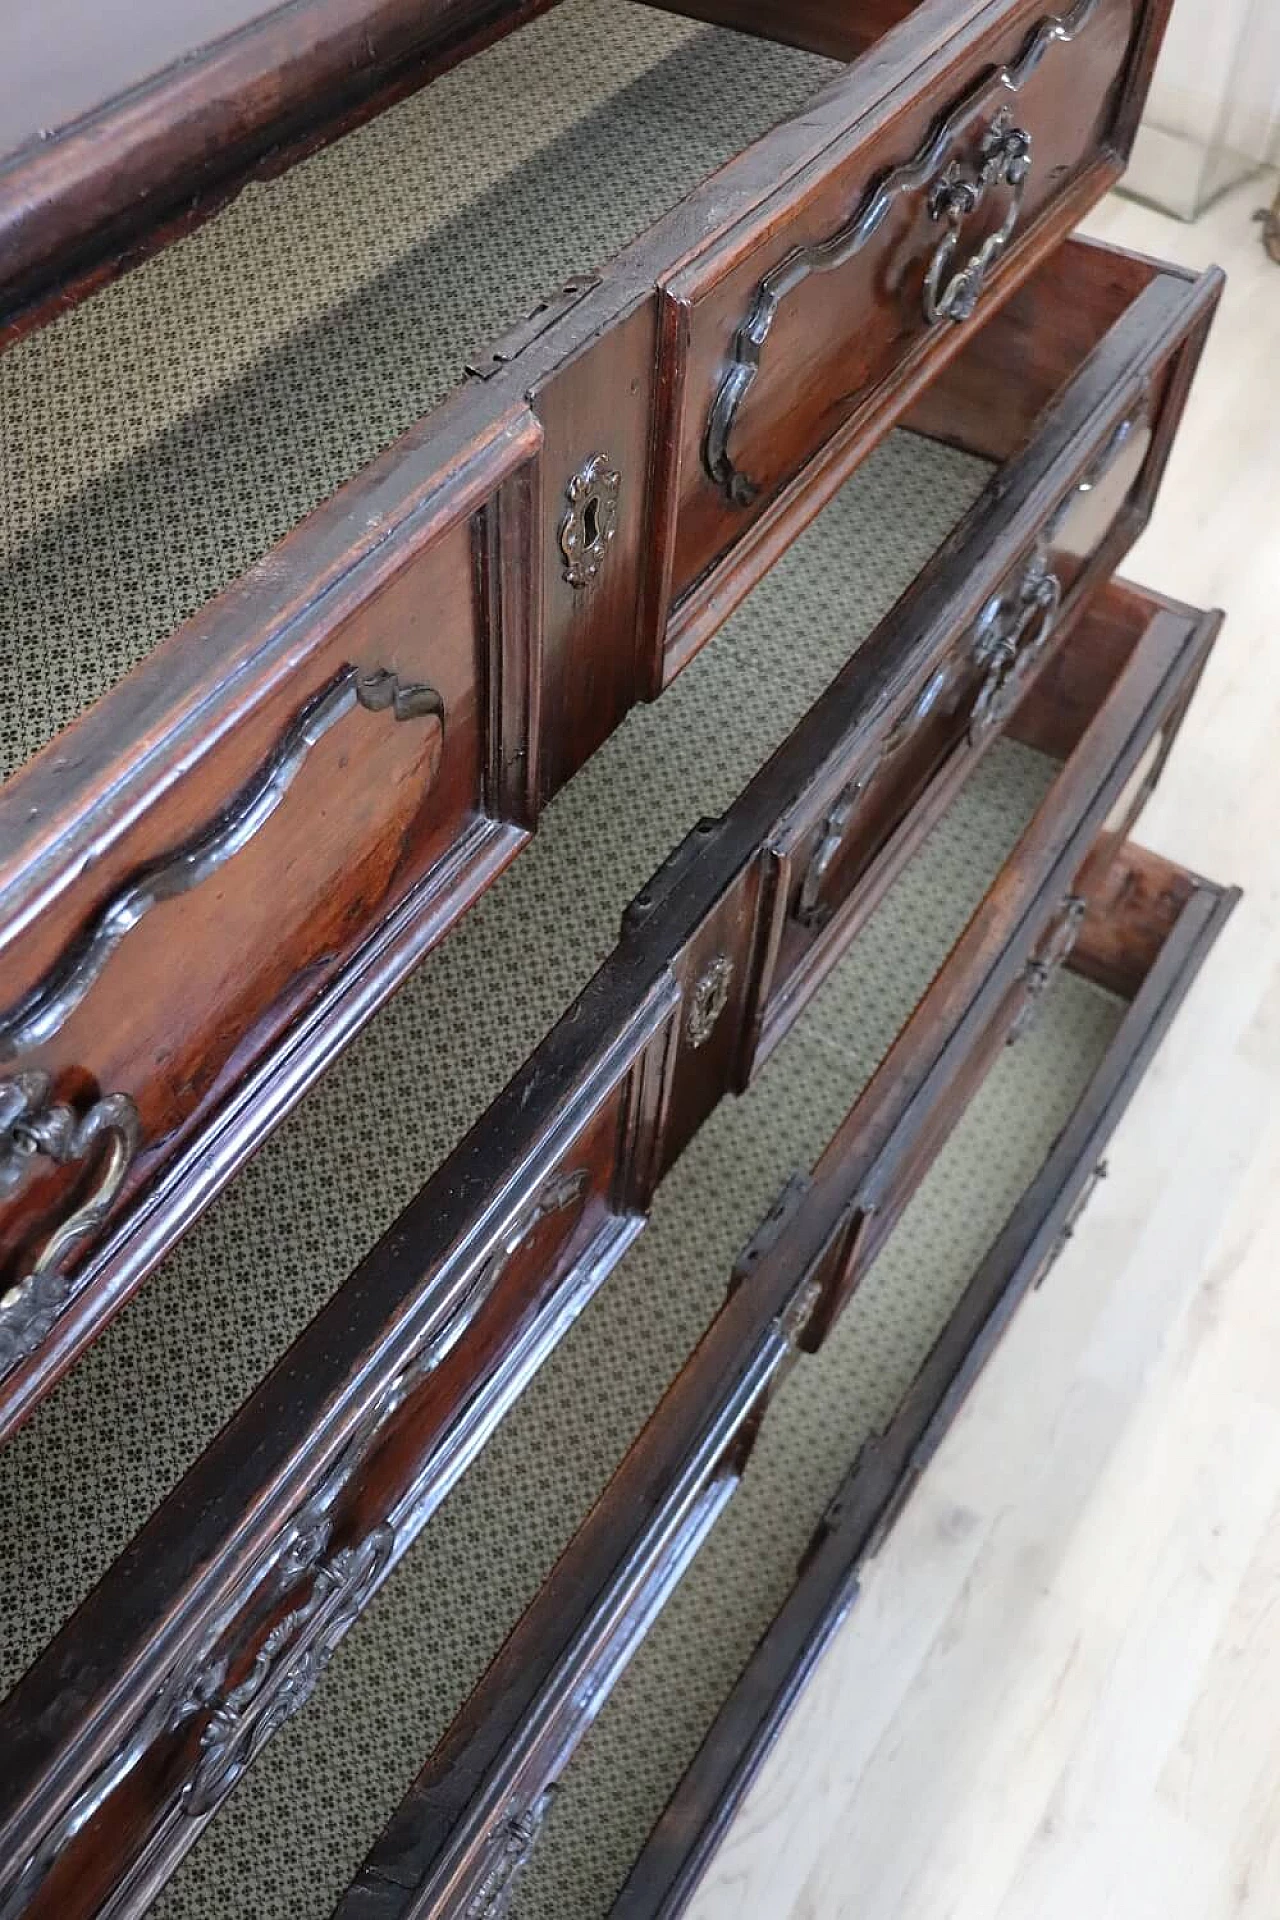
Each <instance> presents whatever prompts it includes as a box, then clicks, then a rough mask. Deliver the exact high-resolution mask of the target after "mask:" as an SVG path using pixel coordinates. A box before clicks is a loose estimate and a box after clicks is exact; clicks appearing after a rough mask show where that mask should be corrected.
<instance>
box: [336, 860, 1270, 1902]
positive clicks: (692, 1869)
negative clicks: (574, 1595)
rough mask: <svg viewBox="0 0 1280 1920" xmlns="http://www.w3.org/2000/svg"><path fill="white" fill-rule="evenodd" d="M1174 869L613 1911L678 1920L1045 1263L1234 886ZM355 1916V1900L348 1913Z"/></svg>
mask: <svg viewBox="0 0 1280 1920" xmlns="http://www.w3.org/2000/svg"><path fill="white" fill-rule="evenodd" d="M1139 851H1140V850H1138V849H1136V848H1135V849H1126V854H1129V853H1132V854H1133V855H1135V856H1136V855H1138V853H1139ZM1183 878H1184V881H1185V882H1186V887H1185V891H1184V894H1183V905H1182V908H1181V910H1180V911H1179V913H1178V914H1177V915H1176V916H1175V917H1174V919H1173V920H1172V922H1171V923H1170V924H1169V926H1168V927H1167V929H1166V932H1165V936H1164V939H1163V942H1162V943H1161V944H1160V945H1159V946H1158V947H1156V948H1155V949H1153V951H1152V954H1151V965H1150V968H1149V970H1148V971H1147V973H1146V974H1145V975H1143V976H1142V977H1141V978H1140V979H1139V980H1138V981H1137V982H1136V991H1135V994H1134V998H1133V1004H1132V1006H1131V1007H1130V1008H1129V1010H1128V1012H1127V1013H1126V1015H1125V1018H1124V1021H1123V1023H1122V1025H1121V1027H1120V1030H1119V1032H1118V1033H1117V1035H1116V1038H1115V1040H1114V1041H1113V1042H1112V1045H1111V1046H1110V1048H1109V1049H1108V1051H1107V1054H1106V1057H1105V1058H1104V1060H1103V1061H1102V1063H1101V1065H1100V1066H1099V1068H1098V1070H1097V1072H1096V1073H1095V1074H1094V1076H1093V1078H1092V1079H1091V1081H1090V1083H1089V1086H1088V1088H1087V1089H1086V1091H1085V1093H1084V1095H1083V1097H1082V1099H1081V1100H1080V1102H1079V1103H1078V1105H1077V1107H1076V1109H1075V1111H1074V1113H1073V1114H1072V1116H1071V1118H1070V1120H1069V1121H1068V1122H1067V1125H1066V1126H1065V1127H1064V1129H1063V1131H1062V1133H1061V1134H1060V1136H1059V1138H1058V1140H1057V1141H1056V1143H1055V1145H1054V1147H1053V1150H1052V1152H1051V1153H1050V1155H1049V1157H1048V1158H1047V1160H1046V1161H1045V1163H1044V1165H1043V1167H1042V1168H1041V1170H1040V1172H1039V1173H1038V1174H1037V1176H1036V1178H1035V1180H1034V1181H1033V1182H1032V1184H1031V1186H1030V1187H1029V1188H1028V1189H1027V1191H1026V1193H1025V1194H1024V1195H1023V1197H1022V1198H1021V1200H1020V1201H1019V1202H1018V1204H1017V1206H1016V1207H1015V1209H1014V1211H1013V1213H1012V1214H1011V1215H1010V1218H1009V1220H1008V1222H1007V1223H1006V1225H1005V1227H1004V1229H1003V1230H1002V1232H1001V1233H1000V1235H999V1237H998V1238H997V1240H996V1241H995V1242H994V1244H993V1245H992V1247H991V1248H990V1249H989V1251H988V1252H987V1254H986V1255H985V1256H984V1258H983V1260H982V1261H981V1263H980V1265H979V1266H978V1268H977V1269H976V1271H975V1273H974V1275H973V1278H972V1279H971V1281H970V1282H969V1285H968V1286H967V1288H966V1289H965V1292H964V1294H963V1295H962V1296H961V1299H960V1301H959V1304H958V1305H957V1307H956V1310H955V1312H954V1313H953V1314H952V1316H951V1319H950V1320H949V1321H948V1323H947V1326H946V1328H945V1329H944V1331H943V1333H942V1334H941V1335H940V1337H939V1339H938V1340H937V1342H936V1343H935V1345H934V1347H933V1349H932V1350H931V1352H930V1354H929V1356H928V1358H927V1360H926V1361H925V1363H924V1365H923V1367H922V1368H921V1370H920V1372H919V1373H918V1374H917V1376H916V1379H915V1381H914V1382H913V1383H912V1386H911V1388H910V1389H909V1391H908V1393H907V1394H906V1396H905V1397H904V1399H903V1401H902V1403H901V1404H900V1406H899V1407H898V1409H897V1411H896V1413H895V1414H894V1416H893V1418H892V1419H891V1420H890V1421H889V1422H888V1424H887V1425H886V1427H885V1428H884V1430H883V1432H882V1433H880V1434H878V1435H877V1436H876V1438H875V1439H874V1440H872V1441H869V1442H868V1443H867V1445H866V1446H865V1447H863V1449H862V1450H861V1452H860V1453H859V1455H858V1457H857V1459H856V1460H855V1461H854V1462H853V1464H852V1466H851V1468H850V1471H849V1474H848V1476H847V1478H846V1480H845V1481H844V1484H843V1485H842V1487H841V1488H840V1490H839V1491H838V1493H837V1494H836V1497H835V1499H834V1500H833V1501H832V1504H831V1507H830V1509H829V1510H828V1513H827V1516H826V1518H825V1520H824V1522H823V1525H822V1527H821V1528H820V1529H819V1531H818V1533H817V1534H816V1535H815V1537H814V1539H813V1541H812V1543H811V1545H810V1549H809V1552H808V1554H807V1556H806V1559H805V1563H804V1565H803V1567H802V1568H801V1570H800V1574H799V1577H798V1579H797V1581H796V1584H795V1586H794V1587H793V1589H792V1591H791V1593H790V1595H789V1596H788V1598H787V1600H786V1601H785V1602H784V1604H783V1606H782V1608H781V1609H780V1611H779V1612H778V1614H777V1615H776V1616H775V1617H774V1620H773V1621H772V1623H771V1625H770V1626H769V1628H768V1630H767V1631H766V1633H765V1634H764V1635H763V1636H762V1638H761V1640H760V1642H759V1644H758V1645H757V1647H756V1650H755V1652H754V1653H753V1655H752V1657H751V1659H750V1661H749V1662H748V1664H747V1666H746V1668H745V1669H744V1671H743V1673H742V1674H741V1676H740V1678H739V1680H738V1682H737V1684H736V1686H735V1688H734V1690H733V1692H732V1693H731V1694H730V1696H729V1698H728V1699H727V1700H726V1702H725V1703H724V1705H723V1706H722V1708H721V1709H720V1712H719V1714H718V1715H717V1717H716V1719H715V1721H714V1723H713V1725H712V1727H711V1728H710V1730H709V1731H708V1733H707V1735H706V1737H705V1739H704V1741H703V1743H702V1746H701V1747H700V1749H699V1751H698V1753H697V1755H696V1757H695V1759H694V1761H693V1762H692V1764H691V1766H690V1767H689V1769H688V1771H687V1772H686V1774H685V1776H684V1778H683V1780H682V1781H681V1783H680V1785H679V1786H678V1787H677V1789H676V1791H675V1793H674V1794H673V1796H672V1798H671V1801H670V1802H669V1804H668V1806H667V1808H666V1810H665V1812H664V1813H663V1815H662V1817H661V1819H660V1820H659V1821H658V1823H657V1825H656V1826H655V1828H654V1829H653V1831H652V1833H651V1834H650V1836H649V1839H648V1841H647V1843H646V1845H645V1846H644V1848H643V1849H642V1851H641V1853H640V1855H639V1856H638V1858H637V1860H636V1861H635V1863H634V1865H633V1867H632V1869H631V1872H630V1875H629V1876H628V1879H627V1881H626V1883H625V1885H624V1887H623V1888H622V1891H621V1893H620V1894H619V1896H618V1898H617V1900H616V1901H615V1902H614V1905H613V1907H612V1908H611V1920H660V1917H662V1920H674V1916H675V1915H676V1914H678V1913H680V1912H682V1911H683V1909H684V1906H685V1905H686V1903H687V1901H688V1899H689V1897H690V1895H691V1894H692V1891H693V1889H694V1887H695V1886H696V1884H697V1881H698V1878H699V1876H700V1874H701V1873H702V1871H703V1870H704V1868H705V1867H706V1865H707V1864H708V1862H709V1861H710V1859H711V1856H712V1854H713V1852H714V1850H715V1847H716V1845H717V1843H718V1841H719V1840H720V1838H721V1837H722V1836H723V1834H724V1833H725V1832H726V1831H727V1829H728V1826H729V1823H730V1821H731V1820H732V1818H733V1815H734V1812H735V1811H736V1809H737V1808H738V1807H739V1806H740V1805H741V1803H742V1800H743V1798H744V1796H745V1794H746V1793H747V1791H748V1789H749V1788H750V1785H751V1782H752V1781H753V1779H754V1778H755V1776H756V1774H757V1773H758V1772H759V1769H760V1767H761V1765H762V1764H763V1762H764V1759H765V1757H766V1756H767V1754H768V1753H769V1751H770V1749H771V1747H772V1746H773V1743H774V1742H775V1740H776V1739H777V1737H778V1735H779V1733H780V1732H781V1730H782V1727H783V1726H784V1724H785V1722H786V1719H787V1716H788V1714H789V1713H790V1711H791V1708H792V1707H793V1706H794V1705H795V1703H796V1700H797V1699H798V1697H799V1695H800V1693H801V1691H802V1690H803V1688H804V1686H805V1684H806V1682H807V1680H808V1678H809V1676H810V1675H811V1674H812V1672H813V1669H814V1667H815V1666H816V1664H817V1662H818V1660H819V1658H820V1657H821V1654H822V1652H823V1650H824V1648H825V1647H826V1646H827V1644H828V1643H829V1641H830V1639H831V1637H832V1635H833V1634H834V1632H835V1631H836V1629H837V1628H838V1627H839V1625H840V1624H841V1622H842V1621H843V1620H844V1619H845V1618H847V1616H848V1614H849V1611H850V1609H851V1608H852V1607H853V1606H854V1605H855V1604H856V1601H857V1598H858V1581H859V1573H860V1569H861V1567H862V1565H863V1563H864V1561H865V1560H866V1559H867V1557H868V1556H869V1555H870V1554H872V1553H874V1552H876V1551H877V1549H878V1547H879V1546H880V1544H881V1542H882V1541H883V1539H884V1538H885V1536H886V1534H887V1532H888V1531H889V1529H890V1528H891V1527H892V1525H893V1523H894V1521H895V1520H896V1518H897V1516H898V1514H899V1513H900V1512H901V1510H902V1508H903V1507H904V1505H905V1504H906V1502H907V1500H908V1499H909V1497H910V1494H911V1492H912V1490H913V1488H914V1487H915V1485H916V1484H917V1482H918V1480H919V1478H920V1476H921V1474H922V1473H923V1472H924V1470H925V1469H926V1467H927V1465H928V1462H929V1460H930V1459H931V1458H932V1456H933V1453H934V1452H935V1451H936V1449H937V1447H938V1445H939V1444H940V1442H941V1440H942V1438H943V1436H944V1435H945V1434H946V1432H947V1430H948V1428H949V1427H950V1425H951V1423H952V1421H953V1420H954V1418H955V1416H956V1414H957V1412H958V1411H959V1409H960V1407H961V1406H962V1405H963V1403H964V1400H965V1398H966V1397H967V1395H968V1393H969V1391H970V1389H971V1388H972V1386H973V1383H974V1381H975V1380H976V1378H977V1376H978V1375H979V1373H980V1372H981V1370H982V1368H983V1366H984V1365H985V1364H986V1361H987V1360H988V1358H989V1357H990V1355H991V1353H992V1351H993V1350H994V1348H995V1346H996V1345H997V1344H998V1342H999V1340H1000V1337H1001V1335H1002V1334H1003V1332H1004V1329H1005V1328H1006V1327H1007V1325H1008V1324H1009V1321H1010V1320H1011V1318H1012V1316H1013V1314H1014V1312H1015V1311H1016V1309H1017V1307H1018V1305H1019V1304H1020V1302H1021V1301H1022V1299H1023V1298H1024V1297H1025V1295H1026V1293H1027V1292H1028V1290H1029V1289H1030V1288H1031V1287H1033V1286H1035V1285H1036V1284H1038V1283H1039V1281H1040V1280H1041V1279H1042V1278H1043V1277H1044V1274H1045V1272H1046V1271H1047V1269H1048V1267H1049V1266H1050V1265H1051V1264H1052V1261H1053V1259H1054V1257H1055V1254H1056V1252H1057V1250H1058V1248H1059V1247H1060V1245H1061V1243H1062V1239H1063V1236H1064V1234H1065V1232H1066V1231H1067V1230H1068V1229H1069V1224H1070V1222H1071V1220H1072V1218H1073V1217H1074V1214H1075V1212H1076V1211H1077V1210H1078V1208H1079V1206H1080V1204H1081V1202H1082V1199H1083V1198H1085V1197H1086V1196H1087V1193H1088V1190H1089V1187H1090V1184H1091V1182H1092V1180H1093V1178H1094V1174H1095V1170H1096V1168H1097V1166H1098V1164H1099V1161H1100V1157H1101V1155H1102V1153H1103V1151H1104V1149H1105V1147H1106V1143H1107V1140H1108V1139H1109V1137H1110V1135H1111V1133H1112V1132H1113V1131H1114V1129H1115V1127H1116V1125H1117V1124H1118V1122H1119V1120H1120V1117H1121V1115H1122V1114H1123V1112H1124V1110H1125V1108H1126V1107H1127V1105H1128V1103H1129V1101H1130V1099H1131V1098H1132V1096H1133V1094H1134V1092H1135V1090H1136V1088H1137V1086H1138V1084H1139V1083H1140V1081H1141V1079H1142V1076H1143V1074H1144V1073H1145V1072H1146V1070H1147V1068H1148V1066H1149V1065H1150V1062H1151V1059H1152V1057H1153V1055H1154V1053H1155V1051H1156V1049H1157V1048H1158V1046H1159V1044H1160V1042H1161V1040H1162V1039H1163V1037H1164V1034H1165V1032H1166V1031H1167V1029H1168V1026H1169V1023H1170V1021H1171V1020H1172V1019H1173V1017H1174V1015H1175V1013H1176V1012H1177V1009H1178V1007H1179V1006H1180V1004H1181V1002H1182V1000H1183V998H1184V997H1185V995H1186V993H1187V991H1188V990H1189V988H1190V986H1191V985H1192V983H1193V981H1194V980H1195V978H1196V976H1197V974H1198V973H1199V971H1200V968H1201V967H1202V966H1203V964H1204V962H1205V960H1206V959H1207V958H1208V956H1209V953H1210V951H1211V950H1212V947H1213V943H1214V941H1215V940H1216V939H1217V937H1218V934H1219V933H1220V932H1221V930H1222V928H1223V926H1224V924H1225V922H1226V920H1227V918H1228V917H1229V915H1230V913H1231V912H1232V910H1233V909H1234V907H1235V904H1236V901H1237V900H1238V898H1239V894H1238V892H1236V891H1235V890H1234V889H1229V888H1221V887H1217V886H1214V885H1212V884H1211V883H1209V882H1207V881H1202V880H1198V879H1196V878H1194V877H1193V876H1191V875H1188V874H1185V873H1184V875H1183ZM359 1912H360V1910H359V1909H358V1908H356V1909H353V1911H352V1920H355V1916H356V1914H357V1913H359ZM395 1912H396V1910H395V1908H394V1907H387V1908H376V1909H370V1920H374V1916H375V1914H376V1920H393V1916H394V1915H395Z"/></svg>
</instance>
